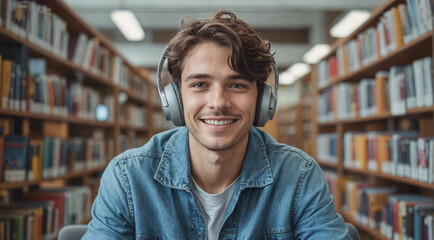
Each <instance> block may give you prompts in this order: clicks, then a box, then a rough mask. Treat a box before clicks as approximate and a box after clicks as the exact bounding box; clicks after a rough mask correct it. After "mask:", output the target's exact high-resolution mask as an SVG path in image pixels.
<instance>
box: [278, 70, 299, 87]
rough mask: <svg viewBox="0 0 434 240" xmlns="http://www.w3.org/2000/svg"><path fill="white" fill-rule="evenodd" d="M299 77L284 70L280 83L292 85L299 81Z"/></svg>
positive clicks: (280, 76) (280, 75)
mask: <svg viewBox="0 0 434 240" xmlns="http://www.w3.org/2000/svg"><path fill="white" fill-rule="evenodd" d="M297 79H298V78H297V77H296V76H294V74H292V73H290V72H289V71H284V72H283V73H281V74H279V84H282V85H291V84H293V83H294V82H295V81H297Z"/></svg>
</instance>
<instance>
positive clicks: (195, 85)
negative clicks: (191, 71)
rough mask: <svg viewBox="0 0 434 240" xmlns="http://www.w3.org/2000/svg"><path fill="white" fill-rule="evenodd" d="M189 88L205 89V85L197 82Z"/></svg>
mask: <svg viewBox="0 0 434 240" xmlns="http://www.w3.org/2000/svg"><path fill="white" fill-rule="evenodd" d="M191 86H192V87H194V88H204V87H206V85H205V83H204V82H197V83H194V84H192V85H191Z"/></svg>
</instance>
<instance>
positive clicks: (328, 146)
mask: <svg viewBox="0 0 434 240" xmlns="http://www.w3.org/2000/svg"><path fill="white" fill-rule="evenodd" d="M336 140H337V134H336V133H323V134H318V137H317V140H316V142H317V144H316V145H317V160H318V161H320V162H326V163H332V164H336V163H337V157H336V146H337V145H336V144H337V143H336Z"/></svg>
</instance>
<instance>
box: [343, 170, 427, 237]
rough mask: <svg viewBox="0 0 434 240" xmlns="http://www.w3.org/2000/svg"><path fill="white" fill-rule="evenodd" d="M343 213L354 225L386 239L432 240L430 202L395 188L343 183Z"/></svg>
mask: <svg viewBox="0 0 434 240" xmlns="http://www.w3.org/2000/svg"><path fill="white" fill-rule="evenodd" d="M344 202H345V205H344V209H345V211H346V212H347V213H348V215H349V216H350V218H352V219H353V220H354V221H356V222H358V223H360V224H361V225H364V226H366V227H369V228H371V229H373V230H375V231H378V232H379V233H381V234H382V235H384V236H385V237H386V238H389V239H394V240H395V239H396V240H400V239H407V240H408V239H433V237H434V236H433V235H434V229H433V225H434V199H433V198H431V197H428V196H425V195H420V194H414V193H399V192H398V190H397V188H396V187H395V186H378V185H376V184H375V183H372V182H368V181H359V180H348V179H347V180H345V199H344Z"/></svg>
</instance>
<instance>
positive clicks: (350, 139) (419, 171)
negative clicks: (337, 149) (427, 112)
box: [344, 131, 434, 184]
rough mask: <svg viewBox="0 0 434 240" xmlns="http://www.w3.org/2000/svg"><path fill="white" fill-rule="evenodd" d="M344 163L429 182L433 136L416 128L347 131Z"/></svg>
mask: <svg viewBox="0 0 434 240" xmlns="http://www.w3.org/2000/svg"><path fill="white" fill-rule="evenodd" d="M344 166H345V167H346V168H355V169H360V170H369V171H372V172H378V173H384V174H389V175H392V176H399V177H404V178H409V179H413V180H417V181H421V182H425V183H429V184H432V183H433V182H434V181H433V180H434V179H433V177H434V137H429V138H424V137H420V136H418V132H417V131H397V132H367V133H366V132H346V133H345V134H344Z"/></svg>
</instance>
